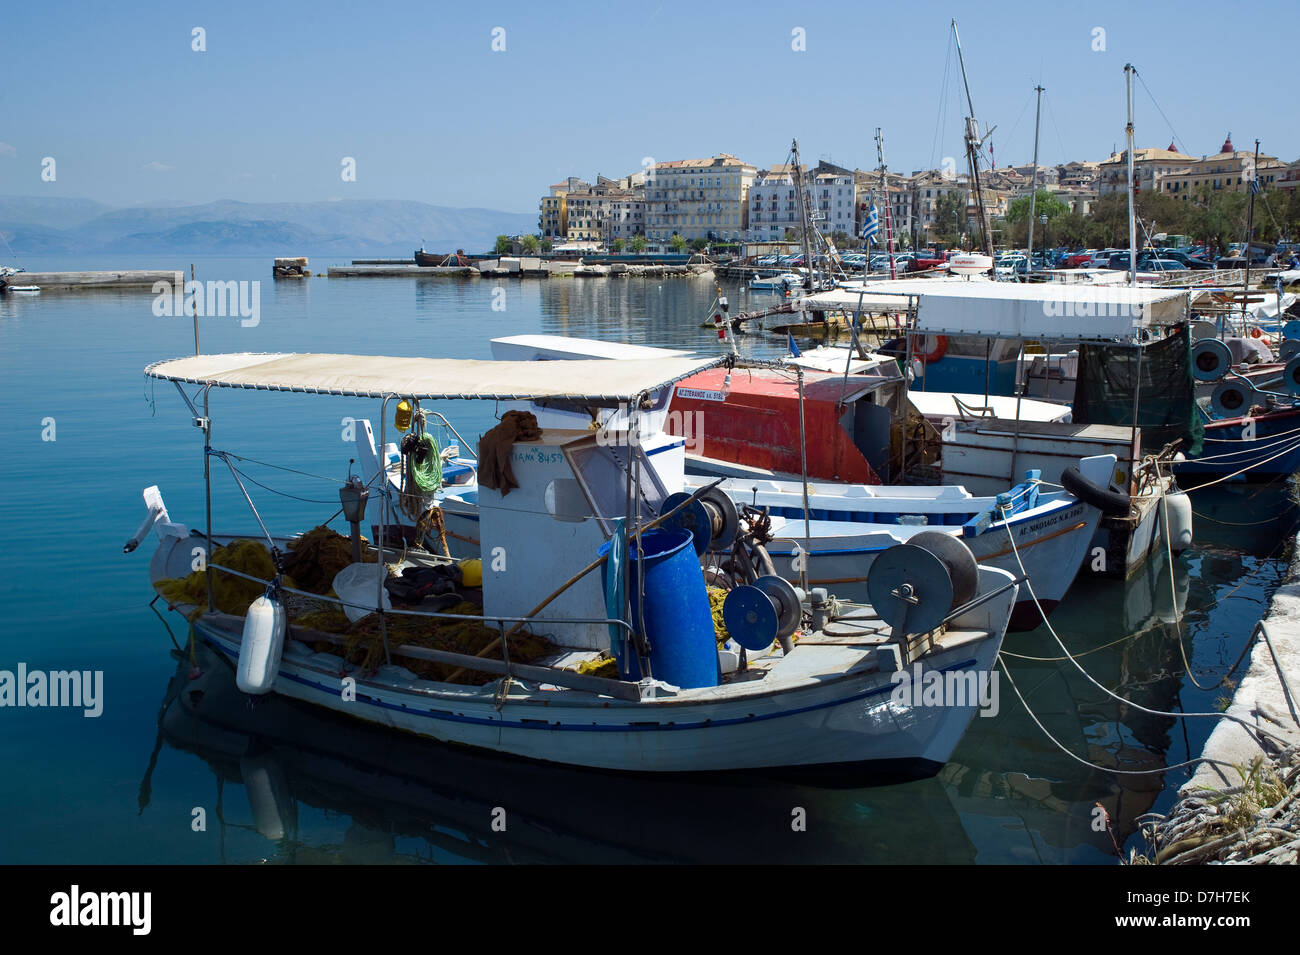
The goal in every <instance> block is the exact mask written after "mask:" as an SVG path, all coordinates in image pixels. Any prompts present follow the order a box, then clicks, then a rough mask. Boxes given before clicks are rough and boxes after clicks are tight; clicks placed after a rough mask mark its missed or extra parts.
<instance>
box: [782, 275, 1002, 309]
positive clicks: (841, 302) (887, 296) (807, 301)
mask: <svg viewBox="0 0 1300 955" xmlns="http://www.w3.org/2000/svg"><path fill="white" fill-rule="evenodd" d="M958 283H961V284H969V283H967V281H966V280H965V279H963V278H960V277H957V276H953V277H952V278H942V279H940V278H924V279H882V280H880V281H878V282H866V283H859V284H856V285H853V284H850V285H847V286H843V287H840V288H833V289H829V290H827V291H825V292H817V293H815V294H813V295H805V296H804V297H803V298H801V299H800V300H799V302H798V304H797V306H796V307H797V308H798V309H800V310H801V311H805V312H811V311H821V310H825V311H838V310H840V309H844V310H847V311H856V310H858V309H861V310H862V311H864V312H898V311H905V310H906V309H907V307H908V304H909V299H910V298H915V297H916V296H919V295H920V294H921V293H923V292H926V291H931V290H934V289H936V288H945V287H951V286H953V285H956V284H958ZM981 284H984V285H991V284H992V283H990V282H981Z"/></svg>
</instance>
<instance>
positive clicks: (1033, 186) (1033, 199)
mask: <svg viewBox="0 0 1300 955" xmlns="http://www.w3.org/2000/svg"><path fill="white" fill-rule="evenodd" d="M1034 90H1035V91H1036V92H1037V93H1038V106H1037V107H1036V108H1035V109H1034V175H1033V179H1032V180H1031V181H1030V183H1029V248H1028V250H1027V255H1028V261H1026V262H1025V275H1026V276H1028V275H1029V273H1030V272H1032V271H1033V270H1034V213H1035V211H1036V210H1037V207H1038V120H1039V117H1040V116H1042V113H1043V87H1042V84H1039V85H1038V86H1035V87H1034ZM1043 264H1044V265H1046V264H1047V263H1046V260H1044V263H1043ZM1012 474H1013V475H1014V474H1015V472H1014V471H1013V472H1012Z"/></svg>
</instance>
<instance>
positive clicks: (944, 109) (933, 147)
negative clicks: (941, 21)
mask: <svg viewBox="0 0 1300 955" xmlns="http://www.w3.org/2000/svg"><path fill="white" fill-rule="evenodd" d="M951 71H952V31H951V30H949V31H948V53H947V56H945V57H944V61H943V85H941V86H940V87H939V109H938V111H937V113H936V115H935V119H934V139H932V140H931V142H930V168H931V169H933V168H934V157H935V155H936V154H937V153H938V151H939V130H940V129H942V128H943V127H944V126H945V125H947V122H948V94H949V92H950V89H949V84H948V79H949V76H950V75H951Z"/></svg>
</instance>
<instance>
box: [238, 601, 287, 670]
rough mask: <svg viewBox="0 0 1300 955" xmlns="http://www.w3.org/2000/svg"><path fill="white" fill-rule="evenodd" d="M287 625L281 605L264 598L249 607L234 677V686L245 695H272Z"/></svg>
mask: <svg viewBox="0 0 1300 955" xmlns="http://www.w3.org/2000/svg"><path fill="white" fill-rule="evenodd" d="M285 625H286V621H285V616H284V607H282V606H281V605H280V601H278V600H276V599H274V598H268V597H266V596H261V597H258V598H257V599H256V600H254V601H253V602H252V604H251V605H250V606H249V608H248V616H246V617H245V618H244V639H243V641H242V642H241V643H240V645H239V668H238V670H237V671H236V674H235V685H236V686H238V687H239V688H240V689H241V690H243V691H244V692H245V693H255V694H262V693H269V692H270V691H271V687H272V686H274V685H275V674H276V672H277V671H278V670H279V669H280V655H281V654H282V653H283V652H284V632H285Z"/></svg>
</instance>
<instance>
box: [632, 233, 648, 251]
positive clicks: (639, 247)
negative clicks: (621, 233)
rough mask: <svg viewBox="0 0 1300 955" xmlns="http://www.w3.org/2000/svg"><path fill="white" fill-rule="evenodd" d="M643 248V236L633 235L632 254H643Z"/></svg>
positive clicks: (644, 242) (644, 244) (644, 245)
mask: <svg viewBox="0 0 1300 955" xmlns="http://www.w3.org/2000/svg"><path fill="white" fill-rule="evenodd" d="M645 247H646V241H645V236H643V235H634V236H632V251H633V252H644V251H645Z"/></svg>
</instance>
